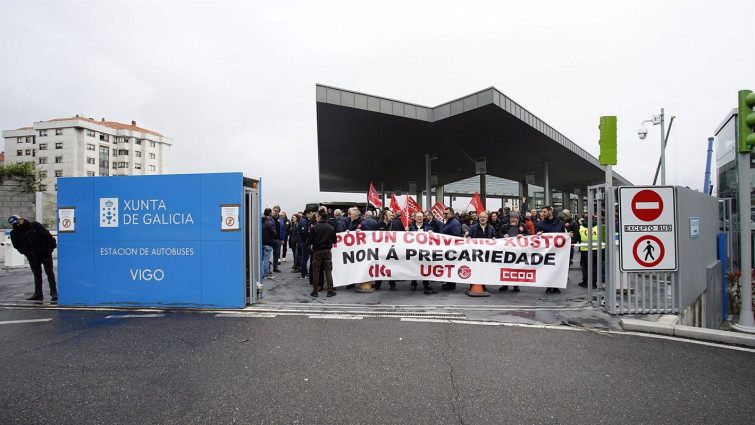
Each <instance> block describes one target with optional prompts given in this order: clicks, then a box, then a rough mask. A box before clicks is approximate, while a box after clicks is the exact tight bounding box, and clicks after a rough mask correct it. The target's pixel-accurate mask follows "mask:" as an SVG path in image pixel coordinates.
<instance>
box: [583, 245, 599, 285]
mask: <svg viewBox="0 0 755 425" xmlns="http://www.w3.org/2000/svg"><path fill="white" fill-rule="evenodd" d="M579 254H580V258H579V266H580V267H581V268H582V283H585V284H586V283H589V282H587V256H588V255H589V254H588V251H580V252H579ZM597 281H598V250H597V249H593V250H592V283H596V282H597Z"/></svg>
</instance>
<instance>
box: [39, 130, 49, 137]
mask: <svg viewBox="0 0 755 425" xmlns="http://www.w3.org/2000/svg"><path fill="white" fill-rule="evenodd" d="M39 137H47V130H39Z"/></svg>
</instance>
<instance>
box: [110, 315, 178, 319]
mask: <svg viewBox="0 0 755 425" xmlns="http://www.w3.org/2000/svg"><path fill="white" fill-rule="evenodd" d="M163 316H165V315H164V314H114V315H112V316H105V318H106V319H137V318H142V317H144V318H150V317H163Z"/></svg>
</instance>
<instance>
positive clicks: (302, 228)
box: [299, 210, 312, 279]
mask: <svg viewBox="0 0 755 425" xmlns="http://www.w3.org/2000/svg"><path fill="white" fill-rule="evenodd" d="M303 214H304V215H302V217H301V220H299V249H300V250H301V259H300V260H299V272H300V273H301V278H302V279H307V278H309V273H307V270H309V268H308V267H307V262H308V261H309V244H308V243H307V238H308V237H309V218H310V217H311V216H312V211H310V210H304V213H303Z"/></svg>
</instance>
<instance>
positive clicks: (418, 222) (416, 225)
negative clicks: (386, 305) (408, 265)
mask: <svg viewBox="0 0 755 425" xmlns="http://www.w3.org/2000/svg"><path fill="white" fill-rule="evenodd" d="M409 231H410V232H432V228H431V227H430V224H429V223H427V222H425V215H424V214H423V213H421V212H416V213H414V221H412V223H411V224H410V225H409ZM422 286H423V287H424V291H425V295H432V294H437V292H436V291H435V290H433V288H432V287H431V286H430V282H428V281H426V280H423V281H422ZM391 290H392V291H395V290H396V283H395V282H393V281H391ZM416 290H417V281H416V280H413V281H412V291H416Z"/></svg>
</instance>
